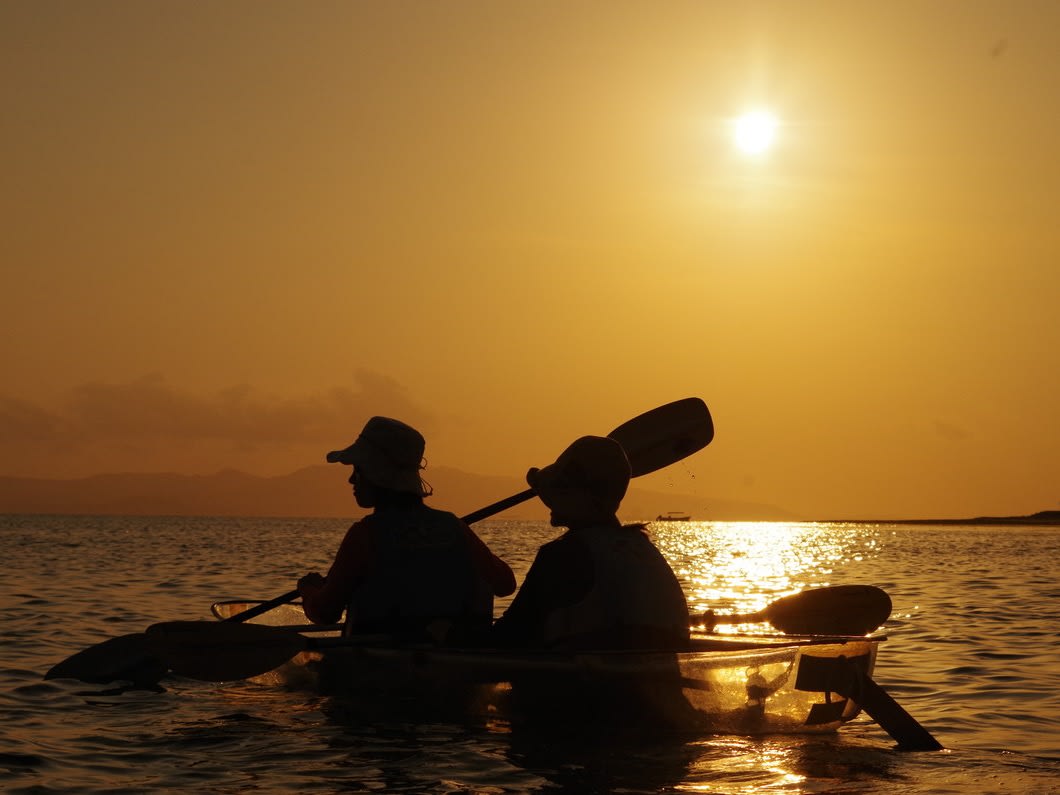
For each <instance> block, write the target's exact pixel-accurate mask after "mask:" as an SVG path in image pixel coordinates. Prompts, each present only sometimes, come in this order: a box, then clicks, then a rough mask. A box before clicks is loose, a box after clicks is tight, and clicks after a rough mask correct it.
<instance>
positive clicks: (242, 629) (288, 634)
mask: <svg viewBox="0 0 1060 795" xmlns="http://www.w3.org/2000/svg"><path fill="white" fill-rule="evenodd" d="M147 639H148V643H149V645H150V647H151V651H152V652H153V653H154V654H155V655H156V656H157V657H158V658H159V659H160V660H162V661H163V662H164V663H165V664H166V665H167V666H168V667H169V669H170V670H171V671H173V673H176V674H179V675H181V676H186V677H188V678H189V679H201V680H203V681H206V682H227V681H231V680H235V679H247V678H248V677H251V676H257V675H259V674H263V673H266V672H267V671H271V670H273V669H274V668H278V667H279V666H281V665H282V664H283V663H285V662H287V661H288V660H290V659H291V658H292V657H294V656H295V655H296V654H298V652H300V651H302V650H303V649H305V648H306V646H307V641H306V639H305V638H304V637H302V636H301V635H299V634H298V633H297V632H295V631H293V630H288V629H280V628H277V627H270V626H266V625H263V624H241V623H229V622H226V621H166V622H163V623H161V624H153V625H151V626H150V627H148V628H147Z"/></svg>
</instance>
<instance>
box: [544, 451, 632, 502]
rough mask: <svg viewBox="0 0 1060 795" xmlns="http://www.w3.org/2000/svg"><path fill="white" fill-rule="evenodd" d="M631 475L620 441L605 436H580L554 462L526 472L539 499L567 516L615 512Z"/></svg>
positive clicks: (624, 493)
mask: <svg viewBox="0 0 1060 795" xmlns="http://www.w3.org/2000/svg"><path fill="white" fill-rule="evenodd" d="M630 476H631V472H630V467H629V459H628V458H626V452H625V450H623V449H622V445H620V444H619V443H618V442H616V441H615V440H614V439H609V438H608V437H606V436H583V437H582V438H580V439H578V440H576V441H575V442H574V443H573V444H571V446H570V447H568V448H567V449H566V450H564V451H563V452H562V453H560V456H559V458H557V459H556V461H555V463H553V464H549V465H548V466H547V467H543V468H541V469H537V468H536V467H535V468H532V469H531V470H530V471H529V472H527V473H526V482H527V483H528V484H530V487H531V488H532V489H533V490H534V491H536V492H537V494H538V496H539V497H540V498H541V501H542V502H543V503H545V505H547V506H548V507H549V508H551V509H552V511H553V512H554V513H556V514H559V515H560V516H561V517H565V518H568V519H604V518H611V517H613V516H615V514H616V513H617V512H618V506H619V505H620V504H621V502H622V498H623V497H624V496H626V489H627V488H628V487H629V479H630Z"/></svg>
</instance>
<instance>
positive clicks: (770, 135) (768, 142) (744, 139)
mask: <svg viewBox="0 0 1060 795" xmlns="http://www.w3.org/2000/svg"><path fill="white" fill-rule="evenodd" d="M732 136H733V142H734V143H735V144H736V146H737V147H738V148H739V150H740V151H741V152H744V153H745V154H749V155H760V154H763V153H764V152H766V151H768V150H769V148H770V147H771V146H773V142H774V140H776V137H777V117H776V116H774V115H773V114H772V113H770V112H769V111H766V110H755V111H750V112H748V113H745V114H743V115H742V116H740V117H739V118H738V119H736V120H735V121H734V122H733V125H732Z"/></svg>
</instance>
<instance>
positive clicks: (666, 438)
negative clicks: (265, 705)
mask: <svg viewBox="0 0 1060 795" xmlns="http://www.w3.org/2000/svg"><path fill="white" fill-rule="evenodd" d="M608 436H610V437H611V438H612V439H614V440H615V441H617V442H618V443H619V444H621V445H622V447H623V449H624V450H625V451H626V456H627V457H628V458H629V463H630V468H631V470H632V474H633V476H634V477H639V476H641V475H646V474H648V473H649V472H654V471H656V470H658V469H662V468H663V467H665V466H669V465H670V464H674V463H676V462H678V461H680V460H682V459H684V458H686V457H688V456H690V455H692V453H695V452H697V451H699V450H701V449H703V448H704V447H706V446H707V445H708V444H710V442H711V440H712V439H713V438H714V422H713V420H712V419H711V416H710V411H709V410H708V409H707V405H706V403H704V402H703V401H702V400H701V399H700V398H684V399H682V400H676V401H673V402H672V403H666V404H664V405H662V406H659V407H658V408H654V409H652V410H650V411H646V412H644V413H643V414H640V415H638V416H637V417H634V418H633V419H631V420H629V421H628V422H625V423H623V424H622V425H619V426H618V427H617V428H615V429H614V430H613V431H611V433H609V434H608ZM534 494H535V492H534V490H533V489H526V490H525V491H522V492H520V493H518V494H515V495H513V496H511V497H508V498H506V499H503V500H499V501H497V502H495V503H493V504H492V505H488V506H486V507H485V508H480V509H479V510H477V511H473V512H472V513H470V514H468V515H467V516H465V517H463V520H464V521H465V522H466V523H467V524H473V523H474V522H477V521H480V520H482V519H485V518H487V517H489V516H493V515H494V514H497V513H500V512H501V511H504V510H506V509H508V508H511V507H512V506H514V505H518V504H519V503H522V502H526V501H527V500H529V499H530V498H531V497H533V496H534ZM297 596H298V590H297V589H295V590H293V591H288V592H287V593H285V594H282V595H280V596H277V597H276V598H275V599H270V600H269V601H267V602H262V603H261V604H259V605H255V606H254V607H252V608H250V609H249V610H245V611H244V612H242V613H237V614H236V615H233V616H230V617H229V618H226V619H225V620H224V621H223V622H213V621H210V622H205V621H204V622H194V621H193V622H169V623H174V624H188V623H190V624H193V625H196V624H197V625H202V626H204V627H206V626H208V627H210V629H204V630H203V631H204V632H209V633H211V635H210V636H209V637H210V638H214V637H216V634H215V633H217V632H223V630H217V629H216V626H218V624H220V625H221V626H225V625H228V626H231V625H233V624H239V623H242V622H245V621H247V620H249V619H251V618H253V617H255V616H258V615H261V614H262V613H264V612H266V611H268V610H271V609H272V608H274V607H278V606H279V605H282V604H285V603H287V602H290V601H293V600H294V599H295V598H297ZM182 632H183V634H182V635H181V637H183V638H184V639H185V642H190V640H188V639H189V638H190V636H191V630H190V629H187V628H185V629H183V630H182ZM154 634H155V636H156V640H155V642H154V643H151V642H149V641H148V638H147V635H146V633H142V632H141V633H133V634H130V635H123V636H121V637H120V638H111V639H110V640H106V641H103V642H102V643H98V644H96V645H95V646H90V647H89V648H87V649H85V650H83V651H80V652H78V653H77V654H75V655H73V656H72V657H68V658H67V659H65V660H63V661H62V662H60V663H58V664H57V665H55V666H54V667H53V668H51V670H49V671H48V672H47V673H46V674H45V675H44V678H45V679H60V678H62V679H80V680H81V681H84V682H94V683H104V682H112V681H115V680H118V679H125V680H130V681H132V682H134V683H135V684H155V683H157V682H158V680H159V679H160V678H161V676H163V675H164V674H165V671H166V670H167V669H168V670H173V671H175V672H177V673H180V671H179V670H178V669H177V668H174V667H172V666H170V665H167V664H166V662H163V661H160V660H159V659H158V658H157V656H156V655H155V653H154V651H153V649H155V648H158V647H160V646H161V645H162V644H160V643H159V642H158V641H157V636H158V635H159V631H157V630H156V632H155V633H154ZM174 647H175V644H172V643H170V644H165V649H166V655H167V657H173V658H174V659H173V661H174V662H176V659H175V658H176V652H175V651H174ZM193 647H194V644H193ZM191 656H193V655H192V653H189V654H186V655H184V657H191ZM263 656H264V655H263ZM292 656H293V655H292ZM205 662H206V663H207V664H208V660H207V661H205ZM281 662H283V660H281ZM192 667H193V666H192ZM274 667H275V666H274ZM266 670H268V669H266ZM253 675H254V674H247V676H253ZM235 678H244V677H235Z"/></svg>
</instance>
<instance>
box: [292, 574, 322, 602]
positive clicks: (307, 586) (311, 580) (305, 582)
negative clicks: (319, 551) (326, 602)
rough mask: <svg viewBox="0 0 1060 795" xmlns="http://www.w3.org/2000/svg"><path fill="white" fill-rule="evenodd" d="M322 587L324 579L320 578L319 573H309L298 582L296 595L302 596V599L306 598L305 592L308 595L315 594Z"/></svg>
mask: <svg viewBox="0 0 1060 795" xmlns="http://www.w3.org/2000/svg"><path fill="white" fill-rule="evenodd" d="M323 587H324V578H323V577H322V576H320V572H316V571H311V572H309V574H307V575H305V576H304V577H302V578H301V579H300V580H299V581H298V593H300V594H301V595H302V598H303V599H304V598H305V597H306V591H309V593H315V592H316V591H319V590H320V589H321V588H323Z"/></svg>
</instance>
